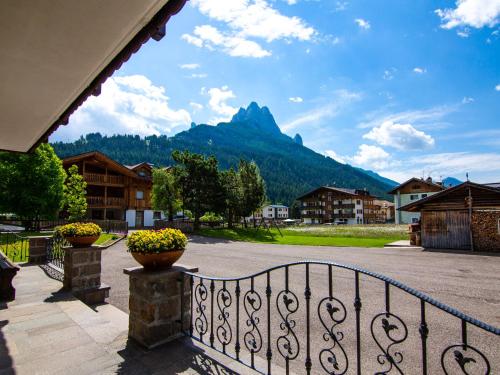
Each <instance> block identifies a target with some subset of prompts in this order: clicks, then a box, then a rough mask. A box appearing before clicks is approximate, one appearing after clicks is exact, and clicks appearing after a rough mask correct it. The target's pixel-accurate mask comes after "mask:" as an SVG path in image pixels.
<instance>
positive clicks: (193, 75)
mask: <svg viewBox="0 0 500 375" xmlns="http://www.w3.org/2000/svg"><path fill="white" fill-rule="evenodd" d="M207 77H208V75H207V73H192V74H190V75H188V76H187V78H207Z"/></svg>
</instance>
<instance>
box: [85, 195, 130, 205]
mask: <svg viewBox="0 0 500 375" xmlns="http://www.w3.org/2000/svg"><path fill="white" fill-rule="evenodd" d="M87 204H88V205H89V207H123V206H124V205H125V199H124V198H116V197H108V198H106V199H105V198H104V197H92V196H90V197H87Z"/></svg>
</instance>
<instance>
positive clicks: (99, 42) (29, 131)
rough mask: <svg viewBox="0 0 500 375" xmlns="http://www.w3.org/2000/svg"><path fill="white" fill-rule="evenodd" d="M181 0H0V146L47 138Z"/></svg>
mask: <svg viewBox="0 0 500 375" xmlns="http://www.w3.org/2000/svg"><path fill="white" fill-rule="evenodd" d="M185 3H186V0H127V1H123V0H105V1H64V2H57V3H55V4H52V5H51V3H50V2H48V1H2V2H0V45H1V46H2V48H1V49H0V82H2V84H1V86H0V96H1V98H2V99H1V100H0V131H1V133H2V136H1V137H0V150H8V151H17V152H27V151H31V150H33V149H34V148H36V147H37V146H38V144H40V143H41V142H44V141H46V140H47V139H48V137H49V136H50V135H51V134H52V133H53V132H54V131H55V130H56V129H57V128H58V127H59V126H60V125H66V124H67V123H68V121H69V117H70V116H71V114H72V113H73V112H74V111H75V110H76V109H77V108H78V107H79V106H81V105H82V104H83V103H84V102H85V100H86V99H87V98H88V97H89V96H91V95H99V93H100V90H101V86H102V84H103V83H104V82H105V81H106V79H107V78H108V77H110V76H111V75H112V74H113V73H114V72H115V71H116V70H118V69H119V68H120V67H121V65H122V64H123V63H124V62H125V61H127V60H128V59H129V58H130V57H131V56H132V55H133V54H134V53H136V52H137V51H138V50H139V49H140V48H141V46H142V45H143V44H144V43H146V42H147V41H148V40H149V39H150V38H153V39H155V40H160V39H161V38H162V37H163V36H164V35H165V24H166V23H167V21H168V20H169V18H170V17H171V16H172V15H174V14H176V13H177V12H179V11H180V10H181V9H182V7H183V6H184V4H185Z"/></svg>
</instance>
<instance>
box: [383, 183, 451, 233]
mask: <svg viewBox="0 0 500 375" xmlns="http://www.w3.org/2000/svg"><path fill="white" fill-rule="evenodd" d="M444 189H445V188H444V187H443V186H442V185H441V184H439V183H435V182H433V181H432V178H430V177H429V178H427V179H425V180H424V179H421V178H415V177H414V178H411V179H409V180H408V181H405V182H403V183H402V184H401V185H398V186H396V187H395V188H394V189H392V190H391V191H390V192H389V194H392V195H393V196H394V208H395V216H396V217H395V222H396V224H411V223H417V222H418V221H419V220H420V213H419V212H408V211H401V210H399V208H401V207H403V206H406V205H408V204H410V203H413V202H416V201H418V200H420V199H423V198H427V197H429V196H431V195H433V194H436V193H439V192H440V191H443V190H444Z"/></svg>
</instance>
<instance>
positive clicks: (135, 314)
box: [124, 266, 197, 348]
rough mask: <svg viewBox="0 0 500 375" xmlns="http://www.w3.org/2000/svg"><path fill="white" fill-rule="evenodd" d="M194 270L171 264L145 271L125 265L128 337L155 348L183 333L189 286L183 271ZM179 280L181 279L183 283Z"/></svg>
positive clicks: (186, 314)
mask: <svg viewBox="0 0 500 375" xmlns="http://www.w3.org/2000/svg"><path fill="white" fill-rule="evenodd" d="M196 270H197V269H195V268H189V267H182V266H174V267H172V268H170V269H167V270H160V271H146V270H144V268H142V267H135V268H128V269H125V270H124V272H125V273H126V274H127V275H129V276H130V297H129V310H130V312H129V337H131V338H133V339H134V340H136V341H138V342H139V343H140V344H141V345H143V346H145V347H146V348H154V347H156V346H158V345H161V344H163V343H166V342H168V341H171V340H173V339H175V338H177V337H179V336H180V335H181V334H182V330H181V306H183V307H182V311H183V317H182V320H183V322H182V329H183V330H188V329H189V324H190V313H191V312H190V308H191V285H190V281H189V280H190V279H189V277H185V278H184V279H183V278H182V276H183V274H182V272H183V271H193V272H195V271H196ZM182 280H183V281H184V282H183V283H182Z"/></svg>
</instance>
